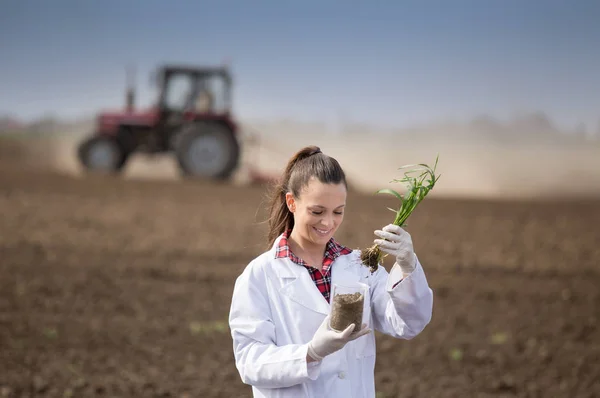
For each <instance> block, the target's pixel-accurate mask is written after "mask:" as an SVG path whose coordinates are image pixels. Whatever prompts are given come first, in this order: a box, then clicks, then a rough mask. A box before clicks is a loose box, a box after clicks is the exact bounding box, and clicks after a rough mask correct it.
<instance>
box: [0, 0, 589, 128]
mask: <svg viewBox="0 0 600 398" xmlns="http://www.w3.org/2000/svg"><path fill="white" fill-rule="evenodd" d="M599 20H600V2H598V1H584V0H571V1H567V0H564V1H558V0H546V1H532V0H530V1H528V0H486V1H481V0H477V1H476V0H454V1H447V0H446V1H444V0H439V1H433V0H421V1H401V0H396V1H393V0H389V1H379V0H372V1H358V0H356V1H348V0H335V1H334V0H303V1H286V2H284V1H267V0H253V1H249V0H220V1H216V0H215V1H210V0H205V1H200V0H190V1H188V0H169V1H167V0H163V1H158V0H126V1H124V0H102V1H100V0H97V1H92V0H89V1H82V0H52V1H48V0H37V1H33V0H1V1H0V114H11V115H13V116H17V117H21V118H35V117H40V116H43V115H46V114H58V115H61V116H65V117H73V118H75V117H85V116H90V115H93V114H94V113H95V112H97V111H99V110H102V109H115V108H120V107H122V106H123V104H124V87H125V67H126V66H127V65H135V67H136V73H137V75H136V76H137V79H136V85H137V102H138V105H140V106H147V105H149V104H150V103H151V102H152V101H153V100H154V97H155V92H154V91H153V87H152V86H151V85H150V81H149V76H150V73H151V71H152V70H153V69H154V67H156V66H158V65H160V64H162V63H165V62H172V63H183V64H193V65H215V64H220V63H222V62H223V61H224V60H229V62H230V65H231V67H232V71H233V73H234V77H235V86H234V111H235V112H236V113H237V114H238V115H239V116H240V117H241V118H251V119H269V118H291V119H296V120H311V121H329V122H331V121H340V120H344V121H346V122H354V121H356V122H366V123H376V124H382V125H393V126H406V125H415V124H421V123H428V122H432V121H440V120H447V119H453V120H468V119H470V118H472V117H475V116H478V115H481V114H487V115H492V116H494V117H497V118H510V117H511V116H513V115H514V114H516V113H521V112H530V111H541V112H545V113H546V114H548V115H549V117H550V118H552V120H554V121H555V122H556V123H557V124H559V125H563V126H566V127H572V126H574V125H576V124H578V123H581V122H582V123H586V124H587V125H589V126H590V127H593V128H596V126H597V125H598V122H599V121H600V73H599V72H598V71H600V51H598V49H599V48H600V24H599V23H598V21H599Z"/></svg>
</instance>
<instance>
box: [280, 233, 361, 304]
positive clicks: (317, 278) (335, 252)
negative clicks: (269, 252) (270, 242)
mask: <svg viewBox="0 0 600 398" xmlns="http://www.w3.org/2000/svg"><path fill="white" fill-rule="evenodd" d="M290 232H291V230H288V231H286V232H284V233H283V235H282V237H281V240H280V241H279V244H278V245H277V249H276V251H275V258H286V257H287V258H289V259H290V260H292V261H293V262H294V263H296V264H298V265H301V266H303V267H305V268H306V269H307V270H308V273H309V275H310V277H311V278H312V280H313V281H314V282H315V285H316V286H317V289H319V291H320V292H321V294H322V295H323V297H325V300H327V302H329V294H330V293H331V264H332V263H333V261H334V260H335V259H336V258H338V257H339V256H341V255H345V254H350V253H352V249H349V248H347V247H344V246H342V245H340V244H339V243H337V242H336V241H335V239H333V238H331V239H330V240H329V242H327V246H326V248H325V255H324V256H323V269H322V271H319V270H318V269H316V268H314V267H311V266H310V265H308V264H307V263H306V262H304V260H302V259H301V258H300V257H298V256H296V255H295V254H294V253H292V251H291V250H290V246H289V245H288V237H289V235H290Z"/></svg>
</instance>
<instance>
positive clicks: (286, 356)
mask: <svg viewBox="0 0 600 398" xmlns="http://www.w3.org/2000/svg"><path fill="white" fill-rule="evenodd" d="M279 239H281V237H279V238H278V239H277V241H276V242H275V244H274V245H273V247H272V248H271V250H269V251H267V252H265V253H263V254H261V255H260V256H258V257H257V258H255V259H254V260H252V261H251V262H250V263H249V264H248V265H247V266H246V268H245V269H244V271H243V272H242V274H241V275H240V276H239V277H238V278H237V280H236V282H235V286H234V290H233V297H232V302H231V309H230V314H229V326H230V329H231V336H232V338H233V353H234V357H235V364H236V367H237V369H238V372H239V374H240V377H241V379H242V381H243V382H244V383H246V384H249V385H251V386H252V391H253V393H254V397H273V398H274V397H293V398H301V397H310V398H337V397H339V398H352V397H356V398H370V397H375V382H374V368H375V335H374V333H373V332H372V333H370V334H368V335H366V336H362V337H360V338H358V339H356V340H354V341H351V342H349V343H348V344H346V346H345V347H344V348H342V349H341V350H339V351H337V352H335V353H333V354H331V355H329V356H326V357H325V358H324V359H323V360H322V361H320V362H311V363H308V364H307V361H306V353H307V347H308V343H309V342H310V340H311V338H312V337H313V335H314V333H315V331H316V330H317V328H318V327H319V326H320V325H321V323H322V321H323V320H324V319H325V317H326V316H327V314H328V313H329V303H328V302H327V300H325V298H324V297H323V295H322V294H321V293H320V292H319V290H318V289H317V287H316V286H315V284H314V282H313V281H312V279H311V277H310V275H309V274H308V272H307V270H306V269H305V268H304V267H302V266H300V265H298V264H295V263H293V262H292V261H291V260H289V259H288V258H280V259H276V258H275V248H276V247H277V243H278V241H279ZM331 267H332V268H331V278H332V280H331V283H332V285H333V283H339V282H342V283H343V282H362V283H365V284H367V285H369V287H370V289H369V292H370V295H369V296H370V297H368V298H367V300H368V303H366V305H365V308H366V310H367V316H368V319H369V320H370V321H369V323H370V327H371V329H374V330H378V331H380V332H382V333H385V334H386V335H390V336H394V337H396V338H401V339H411V338H413V337H415V336H416V335H417V334H419V333H420V332H421V331H422V330H423V329H424V328H425V326H426V325H427V324H428V323H429V322H430V320H431V315H432V306H433V292H432V290H431V289H430V288H429V285H428V283H427V279H426V277H425V274H424V272H423V268H422V267H421V264H420V263H419V261H418V259H417V266H416V269H415V270H414V271H413V272H412V273H411V274H410V275H409V276H408V277H406V278H405V279H404V280H403V281H402V282H401V283H400V284H398V285H397V286H396V287H395V288H393V289H392V286H393V284H394V283H395V282H397V281H399V280H400V279H401V278H402V274H401V271H400V269H399V267H398V266H397V265H394V266H393V267H392V269H391V270H390V273H389V275H388V272H387V271H386V269H385V268H383V267H379V269H378V270H377V271H376V272H375V273H373V274H371V273H370V271H369V269H368V268H367V267H366V266H364V265H362V264H360V251H358V250H354V251H353V252H352V253H351V254H348V255H341V256H339V257H338V258H337V259H336V260H335V261H334V262H333V263H332V265H331ZM398 372H400V369H398Z"/></svg>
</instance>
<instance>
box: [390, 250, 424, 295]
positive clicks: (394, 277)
mask: <svg viewBox="0 0 600 398" xmlns="http://www.w3.org/2000/svg"><path fill="white" fill-rule="evenodd" d="M415 258H416V255H415ZM415 261H416V262H415V269H414V270H413V271H412V272H411V273H410V274H405V273H403V272H402V269H400V266H399V265H398V264H396V263H394V266H393V267H392V269H391V270H390V272H389V275H388V280H387V283H386V290H387V291H388V293H391V292H392V290H394V289H395V288H396V287H397V286H398V285H400V284H401V283H402V282H403V281H405V280H406V279H408V278H410V277H411V275H412V274H414V273H415V271H416V270H417V269H418V268H419V267H421V264H420V263H419V260H418V259H416V260H415Z"/></svg>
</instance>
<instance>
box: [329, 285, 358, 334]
mask: <svg viewBox="0 0 600 398" xmlns="http://www.w3.org/2000/svg"><path fill="white" fill-rule="evenodd" d="M364 301H365V298H364V297H363V295H362V294H361V293H359V292H356V293H350V294H336V295H335V297H334V298H333V302H332V305H331V321H330V326H331V328H332V329H333V330H335V331H338V332H341V331H343V330H344V329H346V328H347V327H348V326H350V324H351V323H354V325H355V326H354V332H353V333H356V332H358V331H359V330H360V328H361V327H362V317H363V303H364Z"/></svg>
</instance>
